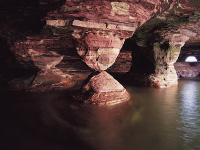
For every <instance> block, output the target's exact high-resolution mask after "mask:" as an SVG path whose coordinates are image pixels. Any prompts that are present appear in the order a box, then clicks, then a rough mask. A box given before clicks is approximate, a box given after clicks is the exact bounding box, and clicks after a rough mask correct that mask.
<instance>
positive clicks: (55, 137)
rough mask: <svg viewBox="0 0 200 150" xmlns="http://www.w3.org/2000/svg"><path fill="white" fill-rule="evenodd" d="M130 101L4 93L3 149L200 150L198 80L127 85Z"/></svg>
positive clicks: (199, 95)
mask: <svg viewBox="0 0 200 150" xmlns="http://www.w3.org/2000/svg"><path fill="white" fill-rule="evenodd" d="M125 87H126V88H127V90H128V91H129V93H130V94H131V97H132V98H131V100H129V101H128V102H125V103H122V104H119V105H115V106H109V107H97V106H93V105H84V104H80V103H78V102H76V101H74V100H72V99H71V95H73V92H68V93H67V92H51V93H43V94H41V93H40V94H28V93H17V92H15V93H14V92H1V95H2V96H1V97H4V98H3V99H1V130H0V133H1V134H0V137H1V141H0V143H1V144H0V146H1V147H2V148H1V147H0V149H1V150H79V149H80V150H85V149H86V150H199V149H200V81H198V80H196V81H192V80H188V81H186V80H181V81H179V84H178V86H177V87H172V88H168V89H156V88H141V87H140V88H138V87H131V86H125Z"/></svg>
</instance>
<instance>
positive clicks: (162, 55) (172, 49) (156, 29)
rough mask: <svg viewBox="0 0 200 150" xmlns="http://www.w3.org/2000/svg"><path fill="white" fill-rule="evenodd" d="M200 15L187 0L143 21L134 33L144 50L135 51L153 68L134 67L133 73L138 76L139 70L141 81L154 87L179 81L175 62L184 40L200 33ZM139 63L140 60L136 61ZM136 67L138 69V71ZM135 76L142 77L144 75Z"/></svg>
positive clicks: (167, 85)
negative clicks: (142, 24) (149, 19)
mask: <svg viewBox="0 0 200 150" xmlns="http://www.w3.org/2000/svg"><path fill="white" fill-rule="evenodd" d="M186 6H188V7H186ZM173 11H174V12H173ZM180 14H182V16H180ZM170 15H171V16H170ZM198 18H199V12H198V11H196V9H195V6H189V3H188V2H185V3H183V4H182V3H180V6H178V8H177V9H172V10H169V11H167V12H165V13H163V14H162V15H160V16H157V17H156V18H154V19H152V20H151V21H148V22H147V23H146V24H144V26H143V27H141V28H140V29H139V30H138V31H137V32H136V34H135V35H134V36H135V41H136V45H137V46H138V47H139V49H140V50H141V49H145V50H142V52H140V53H139V52H137V53H139V54H137V53H136V55H138V56H139V57H141V58H140V59H141V61H142V57H143V58H144V59H146V60H144V61H145V62H147V63H149V64H151V65H150V67H151V68H150V69H149V71H148V72H147V71H146V72H145V71H144V70H148V68H146V69H143V70H142V69H137V67H135V68H134V67H132V69H131V71H132V72H133V74H135V76H134V75H133V77H136V78H137V77H138V74H141V76H142V78H143V80H144V81H142V82H146V83H147V84H148V85H150V86H155V87H161V88H163V87H170V86H172V85H176V84H177V83H178V82H177V81H178V77H177V75H176V71H175V69H174V63H175V62H176V61H177V59H178V57H179V54H180V51H181V48H182V47H183V46H184V44H185V43H186V42H187V41H188V40H190V39H193V38H195V37H196V36H198V35H199V31H200V30H199V29H200V26H199V19H198ZM135 51H137V50H135ZM142 55H143V56H142ZM136 57H137V56H136ZM140 59H137V58H136V61H140ZM136 64H139V63H138V62H136ZM133 65H134V53H133ZM134 70H135V71H136V72H134ZM137 70H139V71H138V72H137ZM136 80H141V78H138V79H136Z"/></svg>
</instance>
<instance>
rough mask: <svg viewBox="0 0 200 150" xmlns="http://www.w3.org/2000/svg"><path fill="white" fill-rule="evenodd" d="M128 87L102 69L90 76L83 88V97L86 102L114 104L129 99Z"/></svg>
mask: <svg viewBox="0 0 200 150" xmlns="http://www.w3.org/2000/svg"><path fill="white" fill-rule="evenodd" d="M129 97H130V96H129V94H128V92H127V91H126V89H125V88H124V87H123V86H122V85H121V84H120V83H119V82H118V81H117V80H115V79H114V78H113V77H112V76H111V75H109V74H108V73H107V72H105V71H102V72H100V73H98V74H96V75H93V76H92V77H90V79H89V81H88V82H87V83H86V84H85V85H84V86H83V88H82V96H81V99H82V100H83V101H84V102H85V103H90V104H96V105H113V104H117V103H121V102H124V101H126V100H128V99H129Z"/></svg>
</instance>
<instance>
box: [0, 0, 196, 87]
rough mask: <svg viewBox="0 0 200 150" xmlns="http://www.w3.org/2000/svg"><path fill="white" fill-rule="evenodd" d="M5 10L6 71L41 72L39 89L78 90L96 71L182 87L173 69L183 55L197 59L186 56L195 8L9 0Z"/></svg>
mask: <svg viewBox="0 0 200 150" xmlns="http://www.w3.org/2000/svg"><path fill="white" fill-rule="evenodd" d="M0 4H1V5H0V6H1V7H2V9H1V10H0V20H1V23H0V27H1V29H0V48H1V53H2V55H1V56H0V57H1V58H0V59H1V61H0V65H1V66H8V67H11V66H12V67H21V68H25V69H29V70H35V72H36V73H35V77H34V78H33V80H31V82H32V83H30V85H33V87H37V86H39V85H41V84H46V85H48V86H49V85H52V84H54V83H55V84H54V85H55V86H66V87H67V85H69V87H71V86H73V85H70V84H72V81H73V82H74V80H77V79H78V80H79V79H81V80H84V79H86V78H87V76H88V75H89V74H90V73H91V72H92V69H94V70H97V71H98V70H106V69H107V68H108V71H109V72H121V73H125V72H129V73H132V74H133V75H132V79H131V80H139V81H141V83H142V80H144V81H145V82H147V81H148V82H149V85H152V86H167V87H168V86H170V85H171V84H172V83H177V76H176V72H175V70H174V68H173V64H174V63H175V62H176V60H177V59H178V56H179V53H180V57H179V60H183V58H184V57H185V56H186V53H187V51H190V52H191V51H192V50H188V48H187V50H186V49H185V50H184V49H183V52H184V53H182V52H181V48H182V46H183V45H184V44H185V42H186V41H188V40H189V41H190V39H195V38H196V37H197V35H199V11H198V8H199V3H198V2H197V1H195V0H192V1H187V0H183V1H177V0H169V1H163V0H134V1H129V0H117V1H110V0H97V1H90V0H85V1H82V0H66V1H65V0H50V1H46V0H36V1H30V0H22V1H20V2H19V1H17V0H8V1H4V2H0ZM130 37H131V39H129V40H127V41H126V43H127V42H128V43H129V44H126V43H125V45H124V47H123V48H122V46H123V44H124V41H125V39H127V38H130ZM127 45H128V48H127ZM189 47H190V46H189ZM197 47H198V46H197ZM121 48H122V51H121V52H120V49H121ZM194 49H195V48H194V47H193V50H194ZM196 49H197V48H196ZM196 49H195V50H194V51H195V53H196V54H195V55H196V56H198V52H197V50H196ZM123 50H125V51H123ZM126 50H131V51H133V52H132V54H129V52H128V51H126ZM113 54H114V55H113ZM118 55H119V56H118ZM172 55H173V56H172ZM116 58H117V59H116ZM115 59H116V62H115ZM131 59H132V62H131ZM113 64H114V65H113ZM112 65H113V66H112ZM91 68H92V69H91ZM161 74H162V75H161ZM138 76H139V78H138ZM47 79H49V81H48V80H47ZM141 79H142V80H141ZM171 79H173V80H171ZM44 80H45V82H43V81H44ZM162 82H163V83H162ZM145 85H146V83H145Z"/></svg>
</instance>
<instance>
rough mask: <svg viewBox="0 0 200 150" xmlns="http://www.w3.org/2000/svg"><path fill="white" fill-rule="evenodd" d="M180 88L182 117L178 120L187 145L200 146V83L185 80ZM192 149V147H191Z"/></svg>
mask: <svg viewBox="0 0 200 150" xmlns="http://www.w3.org/2000/svg"><path fill="white" fill-rule="evenodd" d="M185 82H186V83H185V84H184V85H183V87H182V88H181V90H180V107H179V113H180V118H179V120H178V122H179V123H180V127H179V128H178V129H179V130H180V131H182V136H181V137H182V138H183V139H184V141H185V144H184V145H185V147H186V148H188V147H190V148H191V145H193V146H192V147H193V148H194V149H195V148H196V149H197V148H200V144H199V142H197V141H198V140H200V97H199V96H200V95H199V90H200V84H199V82H195V81H185ZM191 149H192V148H191Z"/></svg>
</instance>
